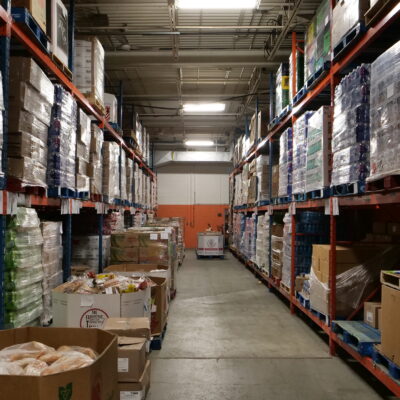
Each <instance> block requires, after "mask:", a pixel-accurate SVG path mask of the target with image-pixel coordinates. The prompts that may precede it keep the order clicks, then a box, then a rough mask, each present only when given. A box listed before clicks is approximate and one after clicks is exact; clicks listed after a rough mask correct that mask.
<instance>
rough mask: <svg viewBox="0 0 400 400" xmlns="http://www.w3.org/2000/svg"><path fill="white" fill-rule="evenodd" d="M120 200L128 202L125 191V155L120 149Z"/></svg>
mask: <svg viewBox="0 0 400 400" xmlns="http://www.w3.org/2000/svg"><path fill="white" fill-rule="evenodd" d="M120 163H121V171H120V173H121V199H122V200H128V194H127V191H126V179H127V176H126V153H125V150H123V149H121V160H120Z"/></svg>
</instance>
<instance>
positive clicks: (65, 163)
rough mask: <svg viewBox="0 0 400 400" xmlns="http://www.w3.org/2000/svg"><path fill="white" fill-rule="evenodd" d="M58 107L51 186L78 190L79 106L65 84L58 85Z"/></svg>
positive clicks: (50, 152)
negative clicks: (76, 185)
mask: <svg viewBox="0 0 400 400" xmlns="http://www.w3.org/2000/svg"><path fill="white" fill-rule="evenodd" d="M54 89H55V92H54V105H53V108H52V113H51V124H50V128H49V135H48V162H47V183H48V185H49V186H50V187H61V188H67V189H70V190H75V174H76V171H75V156H76V128H77V105H76V101H75V100H74V98H73V97H72V95H71V94H70V93H68V92H67V91H66V90H65V89H64V88H63V87H62V86H61V85H55V86H54Z"/></svg>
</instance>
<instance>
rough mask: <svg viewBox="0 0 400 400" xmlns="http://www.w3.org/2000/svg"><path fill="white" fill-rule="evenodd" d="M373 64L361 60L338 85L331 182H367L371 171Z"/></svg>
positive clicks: (337, 183) (336, 183) (338, 183)
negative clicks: (371, 78)
mask: <svg viewBox="0 0 400 400" xmlns="http://www.w3.org/2000/svg"><path fill="white" fill-rule="evenodd" d="M369 104H370V65H369V64H362V65H361V66H359V67H357V68H356V69H354V70H353V71H352V72H351V73H350V74H349V75H346V76H345V77H344V78H343V79H342V80H341V81H340V84H339V85H338V86H336V88H335V107H334V118H333V132H332V154H333V169H332V182H331V183H332V185H333V186H337V185H341V184H345V183H357V182H364V181H365V179H366V178H367V177H368V175H369V141H370V124H369V121H370V118H369Z"/></svg>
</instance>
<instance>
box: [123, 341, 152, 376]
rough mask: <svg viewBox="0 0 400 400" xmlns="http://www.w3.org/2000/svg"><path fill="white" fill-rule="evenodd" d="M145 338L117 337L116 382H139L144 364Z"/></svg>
mask: <svg viewBox="0 0 400 400" xmlns="http://www.w3.org/2000/svg"><path fill="white" fill-rule="evenodd" d="M146 342H147V340H146V339H145V338H135V337H126V336H119V337H118V382H139V381H140V377H141V376H142V374H143V371H144V369H145V366H146Z"/></svg>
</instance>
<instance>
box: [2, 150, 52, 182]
mask: <svg viewBox="0 0 400 400" xmlns="http://www.w3.org/2000/svg"><path fill="white" fill-rule="evenodd" d="M8 174H9V175H10V176H12V177H14V178H17V179H20V180H21V181H23V182H24V183H26V184H29V185H33V186H43V187H45V186H46V168H45V167H43V165H41V164H39V163H38V162H36V161H35V160H32V159H31V158H28V157H22V158H11V157H9V158H8Z"/></svg>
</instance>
